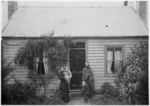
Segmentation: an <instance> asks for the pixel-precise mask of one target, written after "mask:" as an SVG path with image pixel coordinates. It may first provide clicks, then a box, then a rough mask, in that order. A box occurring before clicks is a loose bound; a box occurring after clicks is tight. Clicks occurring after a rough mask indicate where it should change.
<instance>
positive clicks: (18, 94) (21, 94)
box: [2, 81, 35, 104]
mask: <svg viewBox="0 0 150 106" xmlns="http://www.w3.org/2000/svg"><path fill="white" fill-rule="evenodd" d="M3 93H4V95H5V100H4V99H3V101H2V103H3V104H28V103H29V100H30V99H33V98H35V87H34V85H33V84H32V83H21V82H19V81H16V83H15V84H7V85H6V86H5V89H3ZM33 102H34V101H33Z"/></svg>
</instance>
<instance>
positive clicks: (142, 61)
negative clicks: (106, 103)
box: [115, 42, 149, 104]
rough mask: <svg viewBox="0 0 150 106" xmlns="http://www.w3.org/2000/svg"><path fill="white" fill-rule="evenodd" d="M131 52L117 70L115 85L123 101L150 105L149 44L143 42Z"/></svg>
mask: <svg viewBox="0 0 150 106" xmlns="http://www.w3.org/2000/svg"><path fill="white" fill-rule="evenodd" d="M131 50H132V52H131V54H130V55H129V56H128V57H127V58H126V60H125V61H124V63H123V64H122V65H120V66H119V67H118V68H117V77H116V79H115V84H116V86H117V87H118V89H119V91H120V94H121V98H122V100H124V101H128V102H130V103H131V104H148V97H149V96H148V42H141V43H140V46H135V48H132V49H131Z"/></svg>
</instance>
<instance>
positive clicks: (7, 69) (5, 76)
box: [1, 58, 15, 103]
mask: <svg viewBox="0 0 150 106" xmlns="http://www.w3.org/2000/svg"><path fill="white" fill-rule="evenodd" d="M1 66H2V70H1V81H2V83H1V84H2V86H1V87H2V103H3V102H5V100H6V98H7V96H6V93H7V89H6V85H7V81H9V79H10V78H12V77H13V74H12V75H10V73H11V72H13V70H14V69H15V67H14V66H12V65H11V62H9V63H7V62H6V60H5V59H4V58H3V59H2V65H1Z"/></svg>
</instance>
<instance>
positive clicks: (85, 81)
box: [82, 61, 94, 102]
mask: <svg viewBox="0 0 150 106" xmlns="http://www.w3.org/2000/svg"><path fill="white" fill-rule="evenodd" d="M82 91H83V94H84V98H85V102H88V97H91V96H92V95H93V92H94V76H93V72H92V69H91V67H90V66H89V63H88V62H87V61H86V62H85V67H84V68H83V70H82Z"/></svg>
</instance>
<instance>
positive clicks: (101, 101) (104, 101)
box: [91, 94, 128, 105]
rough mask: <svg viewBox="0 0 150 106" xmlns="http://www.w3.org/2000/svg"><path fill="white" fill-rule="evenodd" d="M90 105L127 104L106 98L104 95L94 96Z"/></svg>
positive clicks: (112, 98)
mask: <svg viewBox="0 0 150 106" xmlns="http://www.w3.org/2000/svg"><path fill="white" fill-rule="evenodd" d="M91 104H93V105H127V104H128V103H124V102H122V101H119V100H118V99H116V98H114V97H110V98H106V97H105V96H104V95H101V94H99V95H95V96H93V97H92V98H91Z"/></svg>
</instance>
